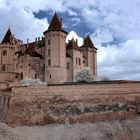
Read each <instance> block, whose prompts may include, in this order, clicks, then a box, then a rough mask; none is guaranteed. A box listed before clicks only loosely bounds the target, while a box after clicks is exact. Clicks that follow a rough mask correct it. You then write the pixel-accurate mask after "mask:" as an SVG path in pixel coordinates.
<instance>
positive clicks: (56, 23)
mask: <svg viewBox="0 0 140 140" xmlns="http://www.w3.org/2000/svg"><path fill="white" fill-rule="evenodd" d="M49 31H62V32H65V31H64V30H63V27H62V21H61V20H60V19H59V17H58V15H57V13H56V12H55V14H54V16H53V18H52V20H51V23H50V25H49V27H48V30H47V31H45V32H44V34H45V33H46V32H49ZM65 33H66V34H67V32H65Z"/></svg>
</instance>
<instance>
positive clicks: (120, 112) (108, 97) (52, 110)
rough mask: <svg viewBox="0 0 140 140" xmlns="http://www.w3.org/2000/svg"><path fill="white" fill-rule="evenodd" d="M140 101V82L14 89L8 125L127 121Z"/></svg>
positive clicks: (133, 114)
mask: <svg viewBox="0 0 140 140" xmlns="http://www.w3.org/2000/svg"><path fill="white" fill-rule="evenodd" d="M138 98H140V83H121V84H118V83H114V84H75V85H73V84H61V85H48V86H29V87H13V88H12V92H11V98H10V102H9V109H8V112H7V116H6V120H5V122H6V123H8V124H11V125H35V124H38V125H44V124H49V123H66V122H67V121H68V122H70V123H76V122H85V121H90V122H96V121H105V120H116V119H125V118H129V117H133V116H135V115H136V114H137V108H138V107H137V104H136V99H138ZM137 102H139V101H137Z"/></svg>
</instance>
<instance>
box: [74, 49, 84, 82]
mask: <svg viewBox="0 0 140 140" xmlns="http://www.w3.org/2000/svg"><path fill="white" fill-rule="evenodd" d="M72 57H73V81H75V76H76V74H77V72H78V71H79V70H80V69H82V68H83V67H84V64H83V60H84V59H83V52H82V51H79V50H73V56H72Z"/></svg>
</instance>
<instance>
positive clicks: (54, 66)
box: [44, 13, 67, 83]
mask: <svg viewBox="0 0 140 140" xmlns="http://www.w3.org/2000/svg"><path fill="white" fill-rule="evenodd" d="M44 35H45V81H47V82H49V83H60V82H65V81H66V80H67V74H66V36H67V32H65V31H64V30H63V28H62V21H61V20H60V19H59V17H58V15H57V14H56V13H55V14H54V16H53V18H52V21H51V23H50V26H49V27H48V30H47V31H45V32H44Z"/></svg>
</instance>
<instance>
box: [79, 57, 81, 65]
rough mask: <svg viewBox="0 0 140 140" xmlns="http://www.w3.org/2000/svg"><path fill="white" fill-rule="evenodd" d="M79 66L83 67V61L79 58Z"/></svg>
mask: <svg viewBox="0 0 140 140" xmlns="http://www.w3.org/2000/svg"><path fill="white" fill-rule="evenodd" d="M79 65H80V66H81V59H80V58H79Z"/></svg>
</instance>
